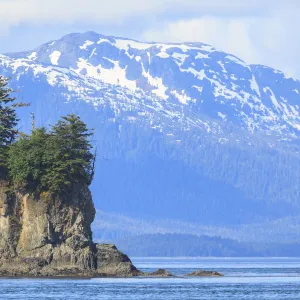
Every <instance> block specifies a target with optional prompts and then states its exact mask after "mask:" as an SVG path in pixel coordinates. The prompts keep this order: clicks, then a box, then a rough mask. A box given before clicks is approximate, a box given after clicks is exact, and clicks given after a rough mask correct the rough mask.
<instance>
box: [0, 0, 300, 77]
mask: <svg viewBox="0 0 300 300" xmlns="http://www.w3.org/2000/svg"><path fill="white" fill-rule="evenodd" d="M299 13H300V1H299V0H284V1H282V0H264V1H262V0H209V1H207V0H51V1H50V0H0V33H1V34H3V32H4V33H6V34H7V33H8V32H9V30H10V29H12V28H14V29H15V28H20V27H21V26H23V25H25V27H26V28H31V30H33V32H34V28H38V27H39V26H43V25H45V24H46V25H48V24H49V25H53V26H57V25H58V24H59V25H60V26H62V27H63V25H65V26H69V27H68V28H70V30H73V29H74V28H75V27H76V30H78V28H79V30H80V24H81V25H82V26H83V27H84V28H85V29H86V28H87V27H88V28H90V30H93V28H95V27H96V28H100V27H99V26H104V27H105V28H109V30H110V28H111V30H110V31H111V32H118V30H119V28H121V27H122V28H126V31H123V32H122V35H127V36H128V37H131V36H132V34H133V33H134V35H135V36H134V37H136V38H138V37H141V38H143V39H146V40H153V41H154V40H163V41H200V42H205V43H208V44H212V45H214V46H216V47H217V48H219V49H221V50H224V51H228V52H231V53H234V54H236V55H238V56H239V57H241V58H242V59H244V60H246V61H248V62H250V63H261V64H266V65H270V66H274V67H276V68H279V69H282V70H284V71H286V72H287V73H290V74H292V75H295V74H296V75H297V76H298V77H299V78H300V71H298V70H300V62H299V64H298V63H297V61H298V53H299V50H300V35H298V28H299V25H300V20H298V19H299V18H298V16H299ZM136 18H138V19H139V21H140V23H138V24H136V23H135V20H136ZM49 31H51V27H50V28H49ZM124 32H125V33H124ZM64 33H65V32H64ZM102 33H103V34H105V32H102ZM45 36H47V34H45ZM12 39H13V37H12ZM6 41H7V42H8V44H9V39H6ZM45 42H46V40H45ZM0 44H1V39H0ZM12 44H13V43H12ZM32 44H33V46H37V44H36V42H34V34H33V35H32ZM26 47H27V46H26ZM6 48H7V47H6ZM16 50H17V49H11V50H10V49H9V51H16Z"/></svg>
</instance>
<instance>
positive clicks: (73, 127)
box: [45, 114, 95, 193]
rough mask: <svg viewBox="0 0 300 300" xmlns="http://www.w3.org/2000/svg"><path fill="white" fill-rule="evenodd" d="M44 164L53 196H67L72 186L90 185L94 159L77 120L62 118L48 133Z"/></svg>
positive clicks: (86, 133)
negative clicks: (63, 193) (64, 193)
mask: <svg viewBox="0 0 300 300" xmlns="http://www.w3.org/2000/svg"><path fill="white" fill-rule="evenodd" d="M50 135H51V137H50V138H49V139H48V146H47V149H48V150H47V153H48V155H47V154H46V161H48V162H47V165H48V166H49V167H48V168H47V176H45V180H47V181H48V184H50V188H49V190H50V191H51V192H53V193H61V192H68V191H69V190H70V189H71V188H72V186H73V185H75V184H76V185H77V186H78V185H90V184H91V182H92V179H93V174H94V170H93V165H94V160H95V156H94V155H93V153H92V152H91V149H92V145H91V143H90V137H91V136H92V135H93V133H92V132H91V131H89V130H88V129H87V126H86V124H85V123H84V122H82V121H81V119H80V117H79V116H76V115H74V114H70V115H68V116H66V117H62V119H61V120H60V121H58V122H57V124H56V125H55V126H53V127H52V130H51V132H50Z"/></svg>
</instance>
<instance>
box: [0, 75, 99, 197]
mask: <svg viewBox="0 0 300 300" xmlns="http://www.w3.org/2000/svg"><path fill="white" fill-rule="evenodd" d="M7 82H8V81H7V79H5V78H3V77H0V178H2V179H7V180H9V181H10V184H11V186H12V187H13V188H23V189H25V190H26V191H27V192H29V193H35V194H36V193H38V194H40V193H43V192H47V193H50V194H64V193H68V192H69V191H70V190H71V189H72V186H73V185H74V184H77V185H78V184H79V185H90V184H91V181H92V179H93V175H94V163H95V155H94V154H93V153H92V145H91V141H90V138H91V136H92V135H93V133H92V132H91V131H90V130H89V129H88V128H87V126H86V124H85V123H84V122H82V121H81V119H80V118H79V117H78V116H76V115H74V114H71V115H68V116H65V117H62V118H61V120H59V121H58V122H57V124H55V125H54V126H52V127H51V128H50V129H49V130H47V129H46V128H45V127H41V128H32V132H31V134H30V135H27V134H20V135H19V133H18V131H17V129H16V125H17V123H18V119H17V116H16V108H17V107H19V106H22V105H23V104H15V98H13V97H10V94H11V93H12V90H11V89H9V88H7Z"/></svg>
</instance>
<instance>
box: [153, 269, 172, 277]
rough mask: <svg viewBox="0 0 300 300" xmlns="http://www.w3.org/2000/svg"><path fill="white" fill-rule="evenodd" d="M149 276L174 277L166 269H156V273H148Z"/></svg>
mask: <svg viewBox="0 0 300 300" xmlns="http://www.w3.org/2000/svg"><path fill="white" fill-rule="evenodd" d="M149 275H150V276H154V277H172V276H174V275H173V274H171V273H170V272H169V271H168V270H166V269H158V270H157V271H155V272H153V273H150V274H149Z"/></svg>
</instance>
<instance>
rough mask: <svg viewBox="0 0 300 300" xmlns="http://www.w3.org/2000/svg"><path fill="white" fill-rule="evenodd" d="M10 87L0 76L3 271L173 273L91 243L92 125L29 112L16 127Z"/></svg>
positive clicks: (77, 274)
mask: <svg viewBox="0 0 300 300" xmlns="http://www.w3.org/2000/svg"><path fill="white" fill-rule="evenodd" d="M12 92H13V91H12V90H11V89H9V88H8V87H7V79H5V78H3V77H1V76H0V276H1V277H85V278H90V277H107V276H109V277H132V276H153V277H170V276H172V274H170V273H169V272H168V271H166V270H158V271H157V272H154V273H152V274H146V273H144V272H142V271H139V270H138V269H137V268H136V267H135V266H134V265H133V264H132V262H131V260H130V259H129V258H128V256H127V255H125V254H123V253H122V252H120V251H119V250H118V249H117V248H116V246H114V245H109V244H96V243H94V242H93V239H92V231H91V224H92V222H93V220H94V217H95V207H94V203H93V200H92V195H91V192H90V190H89V186H90V184H91V182H92V180H93V177H94V171H95V170H94V166H95V160H96V153H94V152H93V145H92V143H91V137H92V135H93V133H92V131H91V130H89V129H88V128H87V126H86V124H85V123H84V122H83V121H82V120H81V119H80V118H79V117H78V116H76V115H74V114H70V115H67V116H64V117H62V118H61V119H60V120H59V121H58V122H57V123H56V124H55V125H54V126H52V127H51V128H50V129H48V128H45V127H40V128H37V127H36V126H35V122H34V118H33V122H32V130H31V133H30V134H24V133H20V132H19V131H18V130H17V129H16V126H17V124H18V118H17V114H16V108H18V107H20V108H21V107H22V106H24V105H26V104H23V103H16V100H15V98H13V97H11V96H10V95H11V93H12ZM210 275H211V274H208V273H207V276H210ZM191 276H193V275H191ZM213 276H215V275H213Z"/></svg>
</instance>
